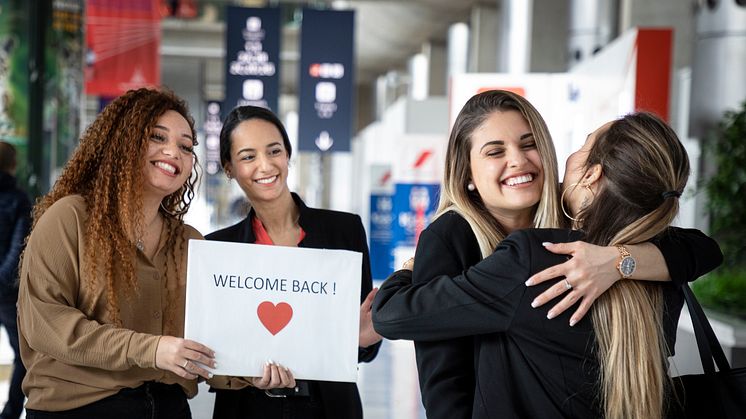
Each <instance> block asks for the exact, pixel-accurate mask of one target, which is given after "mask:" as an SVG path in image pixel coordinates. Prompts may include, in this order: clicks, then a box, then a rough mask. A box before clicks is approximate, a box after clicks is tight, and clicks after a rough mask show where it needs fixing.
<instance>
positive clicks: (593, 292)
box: [526, 241, 621, 326]
mask: <svg viewBox="0 0 746 419" xmlns="http://www.w3.org/2000/svg"><path fill="white" fill-rule="evenodd" d="M542 244H543V245H544V247H545V248H546V249H547V250H549V251H550V252H552V253H557V254H562V255H570V256H572V257H571V258H570V259H569V260H568V261H567V262H565V263H562V264H559V265H555V266H552V267H550V268H547V269H544V270H543V271H541V272H539V273H537V274H535V275H534V276H532V277H531V278H529V279H528V281H526V285H527V286H532V285H537V284H540V283H542V282H544V281H548V280H550V279H554V278H557V277H562V276H564V277H565V279H564V280H562V281H559V282H558V283H556V284H554V285H553V286H551V287H550V288H549V289H547V290H546V291H544V292H543V293H542V294H541V295H539V296H538V297H536V298H535V299H534V301H533V302H532V303H531V306H532V307H539V306H541V305H543V304H545V303H547V302H549V301H551V300H553V299H555V298H557V297H559V296H561V295H562V294H564V293H566V292H567V294H566V295H565V297H564V298H563V299H562V301H560V302H559V303H557V304H555V305H554V307H552V309H551V310H549V313H548V314H547V318H549V319H552V318H554V317H557V316H558V315H559V314H560V313H562V312H564V311H565V310H567V309H568V308H569V307H571V306H572V305H573V304H575V303H576V302H577V301H578V300H581V303H580V306H579V307H578V309H577V310H575V313H573V315H572V317H571V318H570V326H574V325H575V324H576V323H577V322H579V321H580V319H582V318H583V316H585V314H586V313H587V312H588V309H590V307H591V305H592V304H593V302H594V301H596V298H598V297H599V296H600V295H601V294H603V293H604V292H606V290H608V289H609V288H610V287H611V286H612V285H614V283H615V282H616V281H618V280H619V279H621V276H620V275H619V271H617V270H616V262H617V260H618V259H619V251H618V250H617V249H616V248H615V247H613V246H596V245H593V244H589V243H586V242H582V241H577V242H572V243H542ZM568 291H569V292H568Z"/></svg>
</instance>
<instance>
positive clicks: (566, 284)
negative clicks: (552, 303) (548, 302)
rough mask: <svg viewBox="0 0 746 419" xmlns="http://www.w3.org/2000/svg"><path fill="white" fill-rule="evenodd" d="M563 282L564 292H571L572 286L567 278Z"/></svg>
mask: <svg viewBox="0 0 746 419" xmlns="http://www.w3.org/2000/svg"><path fill="white" fill-rule="evenodd" d="M564 281H565V289H566V290H571V289H572V284H571V283H570V281H568V280H567V278H565V279H564Z"/></svg>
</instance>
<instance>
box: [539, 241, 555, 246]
mask: <svg viewBox="0 0 746 419" xmlns="http://www.w3.org/2000/svg"><path fill="white" fill-rule="evenodd" d="M550 244H554V243H552V242H542V243H541V245H542V246H544V247H547V246H549V245H550Z"/></svg>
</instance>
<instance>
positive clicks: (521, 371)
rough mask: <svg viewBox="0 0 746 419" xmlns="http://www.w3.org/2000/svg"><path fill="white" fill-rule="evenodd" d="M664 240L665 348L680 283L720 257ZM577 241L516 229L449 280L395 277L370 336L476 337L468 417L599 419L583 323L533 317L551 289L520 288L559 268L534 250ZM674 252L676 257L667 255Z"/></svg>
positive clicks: (698, 245) (589, 339)
mask: <svg viewBox="0 0 746 419" xmlns="http://www.w3.org/2000/svg"><path fill="white" fill-rule="evenodd" d="M666 235H667V236H668V238H667V239H666V242H667V244H665V245H660V244H659V247H660V248H661V251H662V252H663V255H664V258H666V263H667V265H668V267H669V272H670V273H671V277H672V278H673V279H674V281H673V282H671V283H663V284H661V285H660V286H661V287H662V288H663V291H664V297H665V302H666V316H665V319H664V330H665V333H666V339H667V341H668V343H669V347H670V348H673V343H674V341H675V331H676V323H677V322H678V317H679V313H680V311H681V308H682V305H683V297H682V295H681V293H680V291H679V289H678V286H679V283H680V282H682V281H686V280H688V279H693V278H696V277H698V276H700V275H702V274H704V273H706V272H708V271H710V270H712V269H714V268H715V267H716V266H717V265H719V264H720V263H721V261H722V254H721V253H720V249H719V248H718V246H717V244H716V243H715V242H714V241H712V240H711V239H709V238H707V237H706V236H704V235H702V234H701V233H698V232H696V231H685V232H683V231H681V230H678V229H672V230H669V232H668V233H667V234H666ZM687 235H689V236H690V237H687V238H686V239H681V236H687ZM691 236H693V237H691ZM580 239H582V234H581V233H580V232H577V231H571V230H560V229H530V230H522V231H518V232H515V233H513V234H511V235H510V236H509V237H508V238H506V239H505V240H504V241H503V242H502V243H501V244H500V245H499V246H498V248H497V249H496V250H495V253H493V254H492V255H491V256H489V257H488V258H486V259H484V260H483V261H482V262H479V263H478V264H477V265H475V266H474V267H472V268H470V269H468V270H467V271H466V272H465V273H464V274H462V275H459V276H457V277H455V278H451V277H448V276H439V277H437V278H434V279H432V280H430V281H428V282H423V283H420V284H414V285H412V284H411V273H410V272H408V271H398V272H395V273H394V274H393V275H392V276H391V277H390V278H389V279H388V280H387V281H386V282H385V283H384V285H383V286H382V287H381V290H380V291H379V292H378V295H377V296H376V299H375V301H374V304H373V321H374V324H375V327H376V330H377V331H378V332H379V333H381V334H382V335H383V336H385V337H387V338H392V339H414V340H422V341H432V340H438V339H440V340H442V339H451V338H454V337H459V336H468V335H473V336H475V356H476V359H477V365H478V368H477V370H476V385H475V391H474V394H475V395H474V400H473V417H475V418H523V417H552V418H563V417H566V418H591V417H599V416H602V414H601V413H602V412H601V411H600V406H599V404H598V398H597V397H598V393H597V391H598V386H597V368H598V367H597V361H596V358H595V354H594V353H593V349H594V342H595V337H594V334H593V327H592V324H591V320H590V316H585V317H584V318H583V320H581V321H580V322H579V323H578V324H576V325H575V326H574V327H570V326H569V320H570V316H571V315H572V313H573V312H574V309H572V308H571V309H568V310H567V311H565V312H564V313H562V314H561V315H560V316H558V317H557V318H555V319H553V320H547V319H546V314H547V311H548V310H549V308H550V307H552V305H553V303H552V302H550V303H549V304H547V305H546V306H542V307H540V308H537V309H534V308H532V307H531V301H533V299H534V298H535V297H536V296H538V295H539V294H540V293H542V292H543V291H545V290H546V289H548V288H549V287H550V286H552V285H553V284H554V283H556V281H548V282H546V283H544V284H541V285H538V286H534V287H526V286H525V285H524V282H525V281H526V279H527V278H528V277H529V276H531V275H533V274H534V273H536V272H539V271H541V270H543V269H545V268H547V267H549V266H553V265H556V264H558V263H561V262H564V261H565V260H566V258H565V256H564V255H555V254H552V253H550V252H548V251H547V250H546V249H544V247H543V246H542V245H541V243H542V242H546V241H548V242H554V243H562V242H571V241H575V240H580ZM673 248H679V252H674V253H672V252H670V250H671V249H673ZM684 248H689V249H690V250H691V251H694V252H696V254H698V258H697V260H696V261H693V260H687V259H686V257H688V254H687V253H688V251H686V250H683V249H684ZM417 263H418V261H415V266H416V265H417Z"/></svg>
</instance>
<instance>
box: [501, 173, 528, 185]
mask: <svg viewBox="0 0 746 419" xmlns="http://www.w3.org/2000/svg"><path fill="white" fill-rule="evenodd" d="M532 180H534V176H533V175H531V174H528V175H522V176H516V177H512V178H509V179H508V180H506V181H505V183H506V184H507V185H508V186H515V185H520V184H521V183H526V182H531V181H532Z"/></svg>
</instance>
